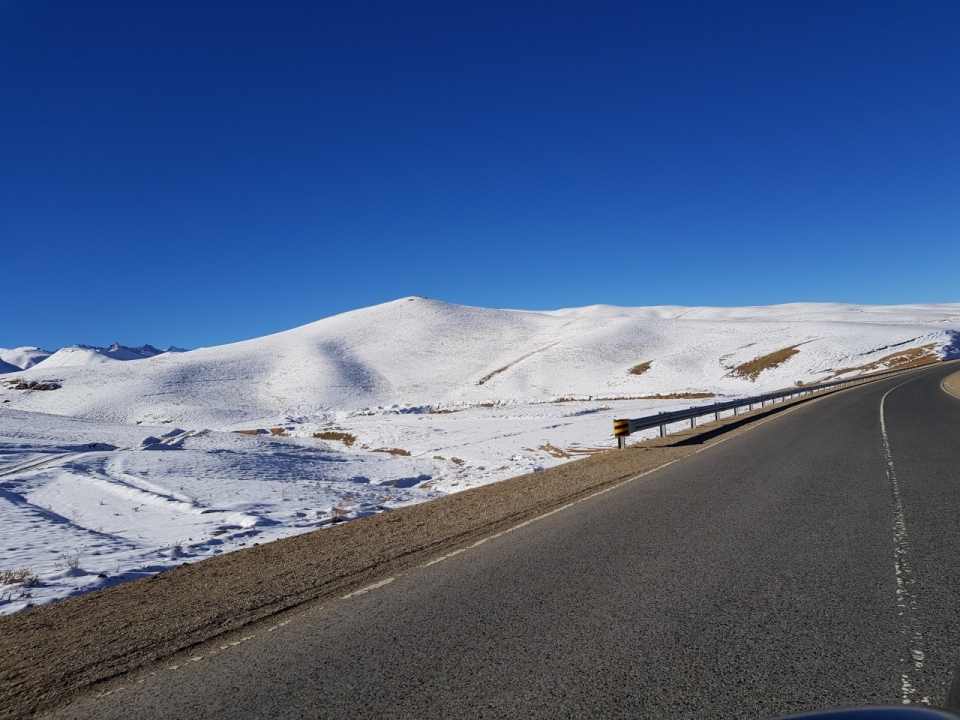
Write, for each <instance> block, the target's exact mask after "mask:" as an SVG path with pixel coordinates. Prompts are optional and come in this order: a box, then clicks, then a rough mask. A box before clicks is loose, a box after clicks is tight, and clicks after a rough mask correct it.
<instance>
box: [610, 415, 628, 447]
mask: <svg viewBox="0 0 960 720" xmlns="http://www.w3.org/2000/svg"><path fill="white" fill-rule="evenodd" d="M613 434H614V435H615V436H616V438H617V447H618V448H620V449H621V450H622V449H623V448H625V447H626V446H627V435H629V434H630V421H629V420H614V421H613Z"/></svg>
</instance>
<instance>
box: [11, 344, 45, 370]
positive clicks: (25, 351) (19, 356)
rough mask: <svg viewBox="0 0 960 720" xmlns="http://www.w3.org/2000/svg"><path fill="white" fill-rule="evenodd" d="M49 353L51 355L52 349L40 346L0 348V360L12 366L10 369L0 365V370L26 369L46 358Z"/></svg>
mask: <svg viewBox="0 0 960 720" xmlns="http://www.w3.org/2000/svg"><path fill="white" fill-rule="evenodd" d="M51 355H53V351H51V350H41V349H40V348H38V347H33V346H32V345H30V346H27V347H19V348H15V349H13V350H7V349H6V348H0V361H2V362H4V363H6V364H7V365H9V366H11V367H12V370H11V369H7V368H6V367H5V366H0V372H17V371H18V370H26V369H28V368H31V367H33V366H34V365H36V364H37V363H38V362H42V361H43V360H46V359H47V358H48V357H50V356H51Z"/></svg>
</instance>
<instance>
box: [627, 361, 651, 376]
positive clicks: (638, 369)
mask: <svg viewBox="0 0 960 720" xmlns="http://www.w3.org/2000/svg"><path fill="white" fill-rule="evenodd" d="M651 365H653V361H652V360H648V361H647V362H642V363H640V364H639V365H634V366H633V367H632V368H630V369H629V370H627V372H628V373H630V374H631V375H643V374H644V373H645V372H646V371H647V370H649V369H650V366H651Z"/></svg>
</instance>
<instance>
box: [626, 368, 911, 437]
mask: <svg viewBox="0 0 960 720" xmlns="http://www.w3.org/2000/svg"><path fill="white" fill-rule="evenodd" d="M907 369H908V368H904V369H901V370H885V371H884V372H879V373H872V374H870V375H860V376H859V377H856V378H850V379H849V380H836V381H834V382H828V383H818V384H817V385H798V386H797V387H795V388H790V389H788V390H778V391H777V392H772V393H767V394H766V395H755V396H754V397H746V398H738V399H736V400H727V401H725V402H719V403H713V404H712V405H700V406H697V407H691V408H687V409H686V410H676V411H674V412H662V413H658V414H656V415H647V416H646V417H642V418H629V419H620V420H614V421H613V434H614V436H615V437H616V438H617V447H619V448H625V447H626V446H627V436H629V435H631V434H633V433H635V432H640V431H641V430H649V429H650V428H655V427H659V428H660V437H663V436H665V435H666V434H667V425H669V424H670V423H675V422H680V421H682V420H689V421H690V427H691V428H693V427H696V426H697V418H700V417H703V416H705V415H711V414H712V415H713V419H714V420H719V419H720V413H722V412H727V411H728V410H733V414H734V415H738V414H739V412H740V408H744V407H749V408H750V410H753V406H754V405H760V407H766V404H767V403H768V402H769V403H771V404H773V403H776V402H777V400H780V401H781V402H785V401H786V400H789V399H792V398H794V397H803V396H804V395H813V394H817V393H821V392H823V391H824V390H830V389H836V388H841V387H847V386H850V385H861V384H863V383H865V382H870V381H871V380H879V379H880V378H884V377H888V376H890V375H898V374H900V373H902V372H905V371H906V370H907ZM909 369H913V368H909Z"/></svg>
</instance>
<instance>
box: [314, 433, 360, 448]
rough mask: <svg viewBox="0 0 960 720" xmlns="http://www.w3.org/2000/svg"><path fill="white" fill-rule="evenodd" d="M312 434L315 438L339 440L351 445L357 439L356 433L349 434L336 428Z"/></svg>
mask: <svg viewBox="0 0 960 720" xmlns="http://www.w3.org/2000/svg"><path fill="white" fill-rule="evenodd" d="M313 436H314V437H315V438H316V439H317V440H339V441H340V442H342V443H343V444H344V445H347V446H350V445H353V444H354V443H355V442H356V441H357V436H356V435H351V434H350V433H348V432H339V431H337V430H325V431H323V432H318V433H314V434H313Z"/></svg>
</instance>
